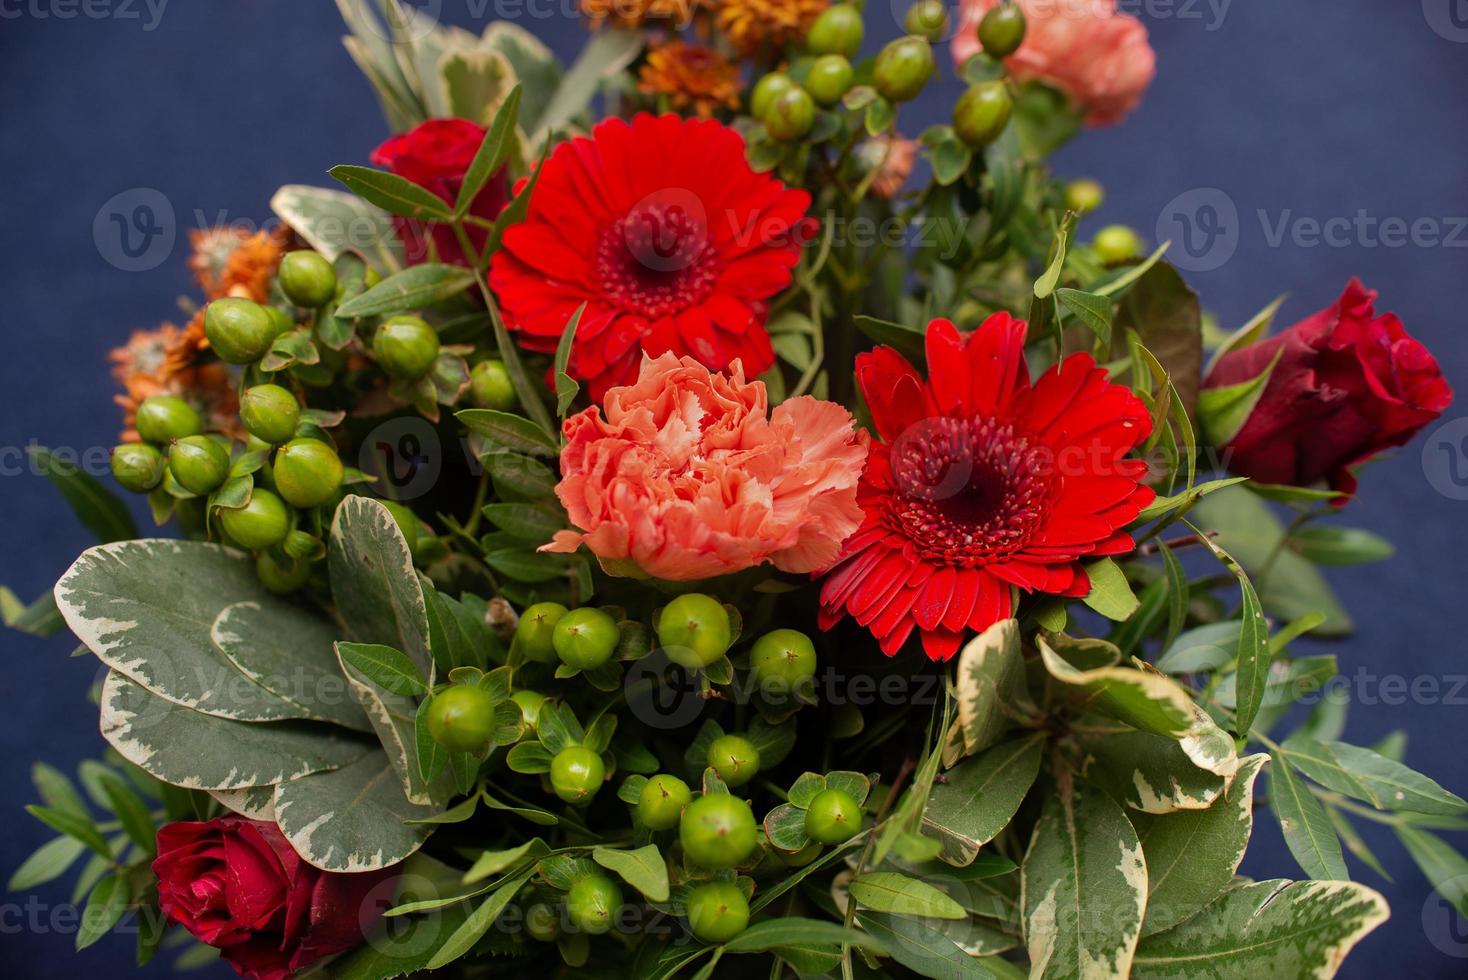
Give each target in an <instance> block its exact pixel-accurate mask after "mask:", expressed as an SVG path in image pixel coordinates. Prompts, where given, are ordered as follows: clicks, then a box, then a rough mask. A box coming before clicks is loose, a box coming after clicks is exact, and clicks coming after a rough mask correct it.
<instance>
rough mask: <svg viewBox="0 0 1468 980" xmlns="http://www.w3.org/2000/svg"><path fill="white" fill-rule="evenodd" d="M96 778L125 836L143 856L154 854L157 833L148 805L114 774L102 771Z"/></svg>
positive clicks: (156, 844)
mask: <svg viewBox="0 0 1468 980" xmlns="http://www.w3.org/2000/svg"><path fill="white" fill-rule="evenodd" d="M97 778H98V779H99V780H100V781H101V784H102V791H103V792H104V793H105V794H106V795H107V802H108V803H109V804H110V806H111V808H112V812H113V813H115V814H117V819H118V820H119V821H120V822H121V823H122V829H123V830H124V831H126V833H127V836H128V837H130V838H131V839H132V842H133V843H134V844H136V845H138V847H139V848H141V849H142V851H143V853H144V854H152V853H154V851H155V850H156V848H157V846H158V839H157V838H158V832H157V829H156V828H155V827H154V826H153V814H152V813H151V812H149V810H148V805H147V804H146V803H144V802H143V801H142V800H141V799H140V798H139V797H138V794H137V793H136V792H134V791H133V788H132V787H131V786H129V785H128V784H127V783H126V782H124V781H123V779H122V777H120V776H118V775H117V774H116V773H114V772H111V771H110V770H105V769H104V770H103V771H102V772H100V773H99V774H98V777H97Z"/></svg>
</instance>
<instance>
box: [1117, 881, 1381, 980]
mask: <svg viewBox="0 0 1468 980" xmlns="http://www.w3.org/2000/svg"><path fill="white" fill-rule="evenodd" d="M1388 914H1389V913H1388V909H1387V905H1386V900H1385V899H1383V898H1382V897H1381V896H1380V895H1378V894H1377V893H1376V892H1374V891H1372V890H1371V889H1370V888H1367V887H1366V886H1365V885H1356V884H1352V883H1350V882H1341V881H1294V882H1291V881H1282V880H1281V881H1261V882H1258V883H1257V884H1246V885H1240V886H1238V887H1235V888H1231V889H1229V890H1228V891H1226V892H1224V893H1223V895H1222V896H1221V897H1219V899H1218V900H1217V901H1215V902H1214V903H1213V904H1211V905H1209V906H1208V907H1207V908H1206V909H1204V910H1203V911H1202V912H1200V913H1199V914H1197V915H1195V916H1193V917H1192V918H1191V919H1189V920H1188V921H1187V922H1184V923H1183V924H1182V925H1180V926H1178V927H1177V928H1175V929H1169V930H1168V931H1167V932H1162V933H1158V934H1157V935H1155V936H1148V937H1147V938H1146V939H1144V940H1142V943H1141V946H1140V947H1139V948H1138V949H1137V955H1136V959H1135V960H1134V961H1133V966H1132V978H1133V980H1194V978H1195V977H1211V978H1213V980H1255V978H1256V977H1292V978H1302V980H1304V978H1316V980H1327V978H1329V977H1333V976H1335V974H1336V971H1337V970H1339V969H1340V965H1341V962H1342V961H1343V960H1344V959H1345V958H1346V954H1348V953H1349V952H1350V951H1351V949H1352V948H1353V947H1354V946H1355V945H1356V943H1358V942H1360V941H1361V939H1362V937H1364V936H1365V935H1366V934H1367V933H1369V932H1371V930H1373V929H1375V928H1376V927H1377V926H1379V925H1381V924H1382V923H1383V922H1385V921H1386V919H1387V915H1388Z"/></svg>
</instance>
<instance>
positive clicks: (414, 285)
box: [336, 262, 474, 319]
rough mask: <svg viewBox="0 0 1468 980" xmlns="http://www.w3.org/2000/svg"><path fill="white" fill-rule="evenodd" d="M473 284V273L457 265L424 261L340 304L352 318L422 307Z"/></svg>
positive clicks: (341, 310) (340, 311)
mask: <svg viewBox="0 0 1468 980" xmlns="http://www.w3.org/2000/svg"><path fill="white" fill-rule="evenodd" d="M473 285H474V274H473V273H471V272H470V271H469V270H468V269H461V268H459V267H458V266H456V265H441V264H439V263H436V262H424V263H423V264H421V265H415V266H413V267H411V268H408V269H404V270H403V271H402V272H399V273H396V274H394V275H391V276H388V277H387V278H386V279H384V280H382V282H380V283H378V284H377V285H375V286H373V287H372V288H371V289H369V290H367V291H366V292H364V293H362V294H360V295H358V296H354V297H353V298H351V299H349V300H347V301H346V302H345V303H343V304H342V305H341V306H339V307H337V311H336V315H337V316H339V317H346V318H349V319H357V318H359V317H366V316H387V315H389V314H394V313H406V312H409V311H412V310H420V309H422V308H424V307H426V306H432V305H434V304H435V303H441V302H443V301H444V300H446V299H449V298H451V297H454V296H457V295H459V294H460V293H462V292H464V291H465V290H466V289H469V288H470V287H472V286H473Z"/></svg>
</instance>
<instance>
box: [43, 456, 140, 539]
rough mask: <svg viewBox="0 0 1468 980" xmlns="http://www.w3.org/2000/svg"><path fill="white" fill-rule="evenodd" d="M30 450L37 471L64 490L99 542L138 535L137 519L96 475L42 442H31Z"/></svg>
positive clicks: (77, 514) (65, 496)
mask: <svg viewBox="0 0 1468 980" xmlns="http://www.w3.org/2000/svg"><path fill="white" fill-rule="evenodd" d="M26 452H27V454H28V455H29V456H30V458H31V465H32V466H33V467H35V470H36V472H38V473H40V474H41V475H42V476H44V477H45V478H46V479H48V480H50V481H51V482H52V483H53V484H54V485H55V486H56V489H58V490H60V491H61V496H62V497H64V498H66V502H67V504H68V505H69V506H70V507H71V510H72V513H74V514H76V516H77V518H78V519H79V520H80V521H81V522H82V524H84V525H85V526H86V528H87V530H89V531H91V532H92V534H94V535H96V537H97V540H98V541H99V542H101V543H102V544H111V543H112V542H114V541H125V540H127V539H129V538H135V537H137V536H138V528H137V525H136V524H134V523H133V519H132V515H131V514H129V513H128V510H127V507H126V506H125V505H124V504H123V502H122V501H121V500H118V499H117V498H116V497H114V496H113V495H112V494H111V493H109V492H108V491H107V489H106V488H105V487H103V486H102V484H101V483H99V482H98V481H97V479H96V478H95V477H93V476H91V475H89V474H87V473H85V472H83V471H82V470H81V469H80V468H79V467H78V466H77V465H76V464H75V463H73V462H71V461H69V460H66V459H63V458H61V457H60V456H57V455H56V454H55V453H53V452H52V451H51V450H49V449H44V448H42V447H41V446H30V447H28V448H27V449H26Z"/></svg>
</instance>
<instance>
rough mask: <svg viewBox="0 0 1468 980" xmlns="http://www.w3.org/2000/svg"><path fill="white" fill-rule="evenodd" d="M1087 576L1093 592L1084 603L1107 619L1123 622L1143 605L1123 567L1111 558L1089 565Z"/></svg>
mask: <svg viewBox="0 0 1468 980" xmlns="http://www.w3.org/2000/svg"><path fill="white" fill-rule="evenodd" d="M1086 574H1087V575H1088V576H1090V579H1091V591H1090V592H1089V593H1088V594H1087V595H1086V598H1085V599H1084V600H1083V601H1084V602H1085V604H1086V605H1087V606H1090V607H1091V608H1092V609H1094V610H1095V611H1096V612H1098V613H1100V614H1101V615H1103V616H1105V617H1106V618H1107V619H1110V620H1114V621H1116V622H1118V623H1120V622H1123V621H1125V620H1126V619H1128V618H1130V616H1131V614H1132V613H1134V612H1136V611H1137V607H1138V606H1140V605H1141V601H1140V600H1139V599H1138V598H1137V596H1136V593H1134V592H1133V591H1132V587H1131V585H1130V584H1129V583H1128V582H1127V580H1126V575H1125V573H1123V572H1122V570H1121V566H1120V565H1118V564H1117V563H1116V562H1114V561H1112V560H1111V559H1110V558H1103V559H1101V560H1100V561H1098V562H1092V563H1091V564H1089V565H1087V566H1086Z"/></svg>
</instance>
